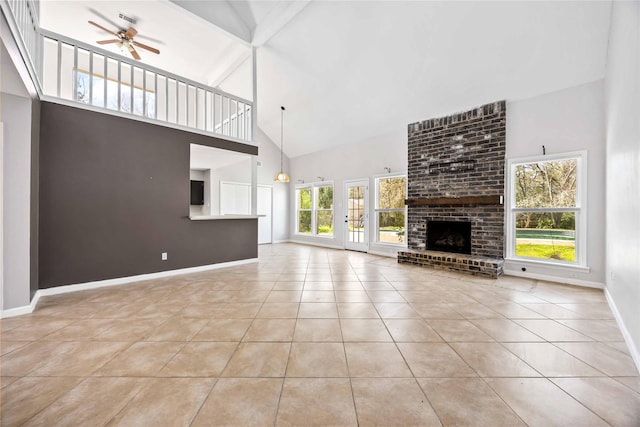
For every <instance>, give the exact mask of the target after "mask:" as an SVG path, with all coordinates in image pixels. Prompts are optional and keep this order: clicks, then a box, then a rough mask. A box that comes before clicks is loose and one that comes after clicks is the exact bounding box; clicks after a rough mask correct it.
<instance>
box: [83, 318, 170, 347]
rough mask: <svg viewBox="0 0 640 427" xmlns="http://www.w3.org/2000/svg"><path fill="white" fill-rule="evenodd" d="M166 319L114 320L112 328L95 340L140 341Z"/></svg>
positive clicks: (98, 335) (97, 336)
mask: <svg viewBox="0 0 640 427" xmlns="http://www.w3.org/2000/svg"><path fill="white" fill-rule="evenodd" d="M165 321H166V319H161V318H155V319H113V320H112V321H111V325H112V326H111V327H110V328H109V329H107V330H105V331H103V332H101V333H99V334H97V335H96V336H95V337H94V339H95V340H98V341H129V342H133V341H139V340H141V339H142V338H144V337H146V336H147V335H149V333H151V331H152V330H154V329H155V328H156V327H158V325H160V324H161V323H163V322H165Z"/></svg>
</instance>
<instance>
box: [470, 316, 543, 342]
mask: <svg viewBox="0 0 640 427" xmlns="http://www.w3.org/2000/svg"><path fill="white" fill-rule="evenodd" d="M471 323H473V324H474V325H476V326H477V327H478V328H480V329H482V331H484V332H485V333H487V334H488V335H489V336H490V337H491V338H493V339H494V340H496V341H498V342H542V341H544V339H542V338H540V337H539V336H537V335H536V334H534V333H533V332H530V331H529V330H527V329H525V328H523V327H522V326H520V325H518V324H517V323H515V322H514V321H512V320H509V319H479V320H472V321H471Z"/></svg>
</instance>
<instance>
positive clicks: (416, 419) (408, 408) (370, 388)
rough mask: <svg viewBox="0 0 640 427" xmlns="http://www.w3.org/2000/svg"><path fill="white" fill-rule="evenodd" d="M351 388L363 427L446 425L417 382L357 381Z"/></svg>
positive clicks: (390, 380)
mask: <svg viewBox="0 0 640 427" xmlns="http://www.w3.org/2000/svg"><path fill="white" fill-rule="evenodd" d="M351 384H352V387H353V397H354V399H355V402H356V413H357V415H358V425H360V426H380V425H386V426H392V425H398V426H440V425H442V424H441V423H440V420H439V419H438V416H437V415H436V414H435V412H434V411H433V408H432V407H431V405H430V404H429V401H428V400H427V399H425V396H424V393H422V390H421V389H420V387H419V386H418V384H417V383H416V381H415V380H414V379H413V378H407V379H403V378H354V379H352V380H351ZM398 396H402V398H400V399H398Z"/></svg>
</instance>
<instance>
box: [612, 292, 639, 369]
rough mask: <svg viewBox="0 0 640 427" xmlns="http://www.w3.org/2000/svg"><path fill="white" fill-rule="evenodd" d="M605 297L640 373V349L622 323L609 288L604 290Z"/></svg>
mask: <svg viewBox="0 0 640 427" xmlns="http://www.w3.org/2000/svg"><path fill="white" fill-rule="evenodd" d="M604 296H605V297H606V298H607V302H608V303H609V308H611V312H612V313H613V317H615V319H616V323H617V324H618V328H620V332H621V333H622V337H623V338H624V342H625V343H626V344H627V348H628V349H629V353H631V358H632V359H633V362H634V363H635V364H636V369H637V370H638V372H640V349H639V348H638V347H637V346H636V343H635V342H634V341H633V338H632V337H631V334H630V333H629V331H628V330H627V327H626V326H625V324H624V322H623V321H622V316H620V312H619V311H618V307H617V306H616V303H615V301H614V300H613V298H612V297H611V294H610V293H609V290H608V289H607V288H605V289H604Z"/></svg>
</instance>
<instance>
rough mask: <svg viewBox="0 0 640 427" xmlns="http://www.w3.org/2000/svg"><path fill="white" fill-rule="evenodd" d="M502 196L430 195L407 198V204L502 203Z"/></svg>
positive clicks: (462, 204)
mask: <svg viewBox="0 0 640 427" xmlns="http://www.w3.org/2000/svg"><path fill="white" fill-rule="evenodd" d="M503 203H504V199H503V197H502V196H500V195H497V196H467V197H428V198H419V199H405V201H404V204H405V205H407V206H465V205H502V204H503Z"/></svg>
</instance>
